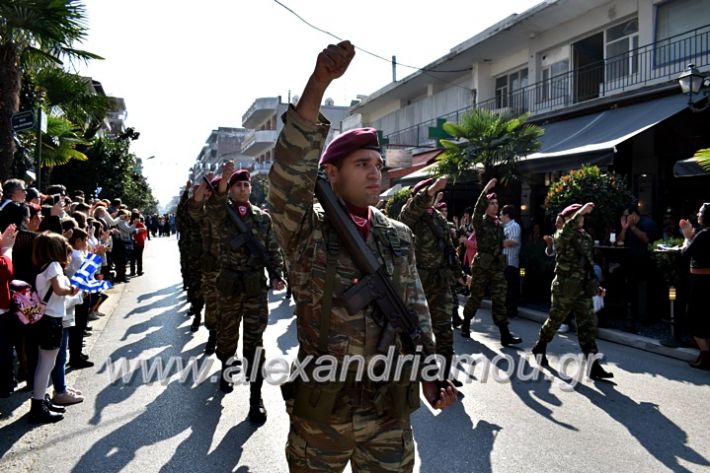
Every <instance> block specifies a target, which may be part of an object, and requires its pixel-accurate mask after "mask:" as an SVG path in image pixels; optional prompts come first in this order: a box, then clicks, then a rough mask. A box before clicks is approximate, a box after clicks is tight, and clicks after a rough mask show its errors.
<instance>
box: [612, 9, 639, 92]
mask: <svg viewBox="0 0 710 473" xmlns="http://www.w3.org/2000/svg"><path fill="white" fill-rule="evenodd" d="M605 37H606V41H605V42H606V48H605V50H606V67H605V70H606V80H607V81H614V80H618V79H621V78H623V77H626V76H628V75H630V74H636V73H637V72H638V68H639V59H638V47H639V22H638V19H637V18H634V19H632V20H628V21H625V22H624V23H620V24H618V25H616V26H612V27H611V28H608V29H607V30H606V31H605Z"/></svg>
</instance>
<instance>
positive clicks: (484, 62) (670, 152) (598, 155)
mask: <svg viewBox="0 0 710 473" xmlns="http://www.w3.org/2000/svg"><path fill="white" fill-rule="evenodd" d="M690 63H692V64H695V66H696V67H697V69H698V70H699V72H700V73H701V74H708V73H710V0H664V1H659V0H638V1H637V0H613V1H608V0H557V1H547V2H543V3H540V4H539V5H537V6H535V7H533V8H531V9H529V10H527V11H525V12H523V13H521V14H517V15H512V16H510V17H508V18H506V19H504V20H503V21H501V22H499V23H497V24H495V25H493V26H491V27H490V28H488V29H486V30H485V31H483V32H481V33H479V34H477V35H475V36H473V37H472V38H470V39H469V40H467V41H466V42H464V43H462V44H459V45H457V46H455V47H453V48H452V49H451V51H450V52H449V54H447V55H446V56H444V57H442V58H440V59H438V60H436V61H434V62H433V63H432V64H429V65H428V66H426V68H425V69H426V71H417V72H415V73H414V74H412V75H410V76H408V77H406V78H405V79H403V80H401V81H398V82H393V83H390V84H388V85H387V86H385V87H383V88H381V89H380V90H378V91H376V92H374V93H373V94H371V95H369V96H368V97H367V98H365V99H364V100H362V101H361V102H360V103H359V104H357V105H355V106H354V107H353V108H352V109H351V115H350V116H349V117H348V118H347V119H346V120H344V123H345V124H346V128H349V127H356V126H373V127H375V128H378V129H380V130H382V132H383V134H384V135H385V136H386V137H387V138H388V140H389V145H390V146H396V147H398V148H407V147H411V148H417V147H426V146H429V147H433V146H435V143H436V142H435V139H434V138H432V137H431V136H430V129H431V128H436V127H437V125H440V123H441V122H440V120H441V119H444V120H448V121H458V120H459V119H460V117H461V116H462V114H463V113H465V112H467V111H469V110H471V109H473V108H485V109H489V110H493V111H496V112H501V113H504V112H509V113H512V114H516V115H519V114H523V113H527V114H529V117H530V120H531V121H532V122H533V123H536V124H538V125H540V126H542V127H543V128H545V135H544V136H543V138H542V149H541V150H540V152H538V153H535V154H534V155H531V156H527V157H523V159H522V161H521V165H520V170H519V172H520V177H521V181H522V183H521V185H520V186H519V188H518V189H517V190H516V196H515V199H516V200H517V202H518V203H519V204H520V205H521V209H524V210H523V213H524V215H523V217H524V218H523V222H524V223H527V224H528V225H529V224H530V223H531V222H532V221H533V220H539V219H541V218H542V216H543V215H544V209H543V208H542V203H543V202H544V194H545V192H546V184H547V183H549V182H550V180H552V179H554V178H556V177H558V176H559V175H560V173H561V172H564V171H566V170H569V169H572V168H575V167H578V166H579V165H581V164H582V163H585V162H586V163H595V164H598V165H600V166H602V167H605V168H609V169H613V170H616V171H618V172H620V173H622V174H624V175H625V176H626V177H627V178H628V180H629V182H630V185H631V187H632V191H633V192H634V193H635V195H636V196H637V198H638V199H639V202H640V204H641V206H642V208H643V210H644V212H646V213H649V214H651V215H654V216H658V215H659V214H660V213H661V212H662V209H665V208H666V207H669V206H673V207H675V208H676V209H678V212H679V213H681V214H685V213H686V212H687V210H688V209H690V208H692V207H693V206H694V205H696V202H695V201H696V200H698V199H700V198H701V190H702V189H703V188H705V189H706V188H707V184H708V181H707V177H697V178H692V179H688V180H683V181H679V180H677V179H674V177H673V170H672V169H673V164H674V163H675V162H676V161H678V160H680V159H684V158H688V157H690V156H692V154H693V153H694V152H695V151H697V150H698V149H700V148H704V147H708V146H710V138H709V137H708V133H707V130H708V125H710V118H709V114H710V112H708V111H707V110H706V111H703V112H700V113H696V110H697V109H698V108H700V106H702V105H703V104H705V103H706V102H707V99H705V100H703V96H702V95H696V96H695V97H694V98H693V100H692V102H693V106H692V107H691V106H689V103H690V102H689V98H688V97H687V96H683V95H682V93H681V89H680V87H679V85H678V76H679V75H680V74H681V73H683V72H684V71H685V70H686V69H687V67H688V64H690ZM436 71H440V72H436ZM696 101H697V102H698V103H697V104H695V102H696ZM437 120H439V121H437ZM395 183H396V182H393V184H395ZM705 194H706V195H705V196H704V198H707V193H705ZM686 207H687V209H686Z"/></svg>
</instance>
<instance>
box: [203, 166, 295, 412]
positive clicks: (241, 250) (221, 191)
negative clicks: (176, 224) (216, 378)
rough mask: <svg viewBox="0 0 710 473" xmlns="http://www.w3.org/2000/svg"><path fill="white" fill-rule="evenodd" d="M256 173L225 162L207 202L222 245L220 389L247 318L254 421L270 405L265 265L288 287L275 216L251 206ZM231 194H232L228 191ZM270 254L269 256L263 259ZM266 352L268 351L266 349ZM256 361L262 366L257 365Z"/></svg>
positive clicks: (273, 283)
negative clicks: (265, 388)
mask: <svg viewBox="0 0 710 473" xmlns="http://www.w3.org/2000/svg"><path fill="white" fill-rule="evenodd" d="M251 189H252V187H251V176H250V175H249V171H247V170H245V169H240V170H238V171H235V170H234V162H233V161H229V162H228V163H226V164H225V166H224V169H223V171H222V178H221V179H220V181H219V187H218V188H217V192H216V193H215V194H213V195H212V196H211V197H210V199H209V200H208V201H207V218H208V219H210V220H212V221H214V222H216V225H217V226H216V229H217V232H218V237H219V243H220V249H219V274H218V275H217V279H216V284H215V285H216V287H217V297H218V298H219V308H220V311H221V314H220V316H219V317H218V320H219V327H218V328H217V349H216V352H217V358H219V360H220V361H221V362H222V373H221V377H220V389H221V390H222V391H223V392H231V391H232V389H233V388H232V384H231V383H230V380H228V379H227V378H228V377H229V373H230V372H231V370H230V369H229V368H230V366H232V365H233V364H236V362H235V359H234V357H235V355H236V352H237V343H238V341H239V325H240V323H241V321H242V319H243V320H244V337H243V342H242V345H243V347H242V351H243V353H244V359H245V360H246V361H247V362H248V365H247V367H246V370H248V371H247V373H255V374H256V379H250V383H249V389H250V391H249V392H250V396H249V419H250V420H251V421H252V422H258V423H263V422H265V421H266V409H265V408H264V403H263V401H262V399H261V386H262V385H263V383H264V378H263V373H262V365H263V362H264V356H265V355H264V356H261V357H259V359H257V358H256V351H257V348H258V347H262V346H263V334H264V330H265V329H266V325H267V322H268V318H269V308H268V303H267V292H268V289H269V286H267V282H266V277H265V275H264V268H265V267H267V268H268V269H269V279H270V287H271V288H272V289H275V290H277V291H280V290H282V289H283V288H284V286H285V284H284V281H283V279H282V276H281V274H282V272H283V263H282V259H281V254H280V252H279V247H278V244H277V243H276V240H275V238H274V234H273V232H272V223H271V217H270V216H269V214H267V213H265V212H264V211H262V210H261V209H260V208H259V207H258V206H256V205H251V203H250V202H249V197H250V195H251ZM227 193H228V195H227ZM227 206H231V207H232V208H233V209H234V211H235V212H234V214H233V218H238V219H240V220H241V222H243V223H244V225H246V229H247V230H248V231H250V232H251V234H252V235H253V237H254V239H255V240H256V244H257V245H262V246H263V248H264V253H265V255H266V256H264V255H261V254H257V253H256V252H255V251H254V247H250V245H249V244H248V241H249V240H248V238H247V236H245V235H243V234H241V233H240V231H239V227H238V226H237V223H235V222H234V221H233V220H232V217H230V216H229V209H228V208H227ZM264 258H266V259H267V261H265V260H264ZM262 353H263V352H262ZM255 365H257V366H255Z"/></svg>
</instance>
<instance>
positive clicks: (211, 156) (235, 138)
mask: <svg viewBox="0 0 710 473" xmlns="http://www.w3.org/2000/svg"><path fill="white" fill-rule="evenodd" d="M248 133H249V130H246V129H244V128H229V127H219V128H217V129H216V130H212V132H211V133H210V135H209V136H208V137H207V140H206V141H205V145H204V146H203V147H202V149H201V150H200V153H199V154H198V155H197V159H196V160H195V164H194V165H193V166H192V168H190V180H191V181H192V182H199V181H200V180H201V179H202V178H203V177H204V176H206V175H207V174H208V173H210V172H211V173H215V174H216V173H218V172H220V171H221V167H220V165H221V164H222V163H223V162H224V161H228V160H232V161H234V162H235V164H236V165H237V168H245V169H252V168H253V166H254V159H253V158H252V157H251V156H248V155H245V154H243V153H242V152H241V150H242V142H243V141H244V139H245V137H246V136H247V134H248Z"/></svg>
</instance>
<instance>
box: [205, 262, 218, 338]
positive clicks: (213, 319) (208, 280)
mask: <svg viewBox="0 0 710 473" xmlns="http://www.w3.org/2000/svg"><path fill="white" fill-rule="evenodd" d="M218 274H219V271H203V272H202V297H203V299H204V300H205V327H207V330H217V325H218V321H217V318H218V317H219V313H220V312H219V304H218V300H219V297H218V295H217V288H216V286H215V284H216V281H217V275H218Z"/></svg>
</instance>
